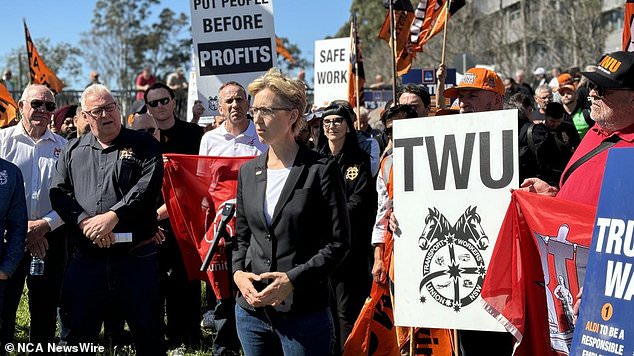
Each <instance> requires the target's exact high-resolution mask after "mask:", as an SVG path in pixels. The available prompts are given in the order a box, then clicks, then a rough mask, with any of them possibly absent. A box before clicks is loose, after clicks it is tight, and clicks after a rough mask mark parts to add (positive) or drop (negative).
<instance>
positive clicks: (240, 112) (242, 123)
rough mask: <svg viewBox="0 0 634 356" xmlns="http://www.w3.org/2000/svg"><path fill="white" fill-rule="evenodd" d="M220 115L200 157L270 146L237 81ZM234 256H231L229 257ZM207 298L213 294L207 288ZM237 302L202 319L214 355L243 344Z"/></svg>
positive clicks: (229, 85)
mask: <svg viewBox="0 0 634 356" xmlns="http://www.w3.org/2000/svg"><path fill="white" fill-rule="evenodd" d="M218 97H219V101H220V107H219V109H218V111H219V112H220V115H222V116H224V117H225V121H224V122H223V123H222V124H220V126H218V127H217V128H215V129H213V130H211V131H209V132H207V133H205V135H204V136H203V139H202V141H201V142H200V151H199V154H200V155H201V156H226V157H243V156H259V155H260V154H262V153H263V152H266V150H267V149H268V146H267V145H266V144H263V143H261V142H260V139H259V138H258V135H257V133H256V132H255V125H254V124H253V121H251V120H249V117H248V116H247V111H248V110H249V100H248V98H247V92H246V91H245V90H244V87H243V86H242V85H240V83H238V82H233V81H230V82H226V83H224V84H223V85H221V86H220V89H219V90H218ZM230 256H231V255H230V254H229V258H231V257H230ZM207 295H208V296H213V293H212V292H211V291H210V290H209V289H208V292H207ZM234 306H235V300H234V299H233V298H230V299H225V300H219V301H217V304H216V307H215V310H214V311H211V310H209V311H207V312H206V313H205V317H204V318H203V322H202V325H203V326H204V327H210V326H214V327H215V329H216V330H217V333H218V334H217V337H216V339H215V340H214V346H213V353H214V355H215V354H218V355H223V354H224V353H225V352H227V353H228V354H232V353H237V352H239V350H240V342H239V340H238V335H237V333H236V325H235V314H234V313H235V312H234Z"/></svg>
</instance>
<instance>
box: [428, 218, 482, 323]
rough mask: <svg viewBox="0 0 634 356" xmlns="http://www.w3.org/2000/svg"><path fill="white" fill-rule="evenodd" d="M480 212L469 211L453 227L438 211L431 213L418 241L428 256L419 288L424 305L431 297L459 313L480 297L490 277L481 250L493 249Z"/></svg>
mask: <svg viewBox="0 0 634 356" xmlns="http://www.w3.org/2000/svg"><path fill="white" fill-rule="evenodd" d="M476 209H477V207H468V208H467V209H466V210H465V212H464V213H463V214H462V215H461V216H460V218H459V219H458V221H457V222H456V223H455V224H454V225H453V226H452V225H451V224H450V223H449V221H448V220H447V218H445V216H444V215H442V214H441V213H440V211H438V209H436V208H434V209H433V210H432V209H429V214H428V215H427V217H426V218H425V227H424V228H423V232H422V234H421V236H420V238H419V239H418V246H419V247H420V248H421V249H422V250H423V251H425V252H426V254H425V258H424V260H423V279H422V280H421V282H420V286H419V290H420V294H421V297H420V301H421V303H426V302H427V299H428V296H429V297H431V298H432V299H433V300H435V301H436V302H438V303H439V304H441V305H443V306H445V307H447V308H453V310H454V311H456V312H459V311H460V309H462V308H463V307H465V306H467V305H469V304H471V303H473V301H475V300H476V299H478V297H479V296H480V292H481V291H482V283H483V282H484V276H485V275H486V266H485V262H484V259H483V258H482V255H481V254H480V250H486V249H487V248H488V247H489V238H488V236H487V234H486V233H485V231H484V229H483V228H482V226H481V225H480V222H481V218H480V215H479V214H478V213H477V212H476ZM425 291H426V293H425ZM427 295H428V296H427Z"/></svg>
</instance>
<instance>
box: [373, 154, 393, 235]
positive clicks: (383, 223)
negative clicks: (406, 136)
mask: <svg viewBox="0 0 634 356" xmlns="http://www.w3.org/2000/svg"><path fill="white" fill-rule="evenodd" d="M384 159H391V158H389V156H386V157H385V158H384ZM383 174H384V172H383V170H380V171H379V175H378V176H377V177H376V192H377V194H378V197H377V198H378V201H377V202H378V204H377V211H376V218H375V219H374V227H373V228H372V240H371V241H372V245H375V244H382V243H385V233H386V231H387V227H388V225H389V223H390V213H391V211H392V200H391V199H390V196H389V194H388V191H387V184H386V181H387V180H388V179H390V177H389V176H388V177H383Z"/></svg>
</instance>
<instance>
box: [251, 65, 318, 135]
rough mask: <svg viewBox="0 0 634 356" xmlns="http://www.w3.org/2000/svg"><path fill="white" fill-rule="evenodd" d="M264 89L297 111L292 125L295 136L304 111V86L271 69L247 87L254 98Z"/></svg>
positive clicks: (277, 70) (302, 83)
mask: <svg viewBox="0 0 634 356" xmlns="http://www.w3.org/2000/svg"><path fill="white" fill-rule="evenodd" d="M264 89H269V90H271V91H273V92H274V93H275V94H277V95H278V96H279V97H280V99H281V100H282V101H283V102H284V104H285V105H288V106H289V107H290V108H291V109H297V114H298V115H297V120H296V121H295V123H293V133H294V134H297V133H298V132H299V130H300V128H301V126H300V121H301V120H303V115H304V110H305V109H306V85H305V84H304V82H302V81H301V80H295V79H291V78H288V77H286V76H284V74H282V72H280V70H279V69H277V68H271V69H269V70H268V72H266V73H264V75H263V76H261V77H259V78H257V79H255V80H254V81H253V82H251V84H249V86H248V87H247V90H248V91H249V94H250V95H251V96H255V95H256V94H257V93H259V92H261V91H262V90H264Z"/></svg>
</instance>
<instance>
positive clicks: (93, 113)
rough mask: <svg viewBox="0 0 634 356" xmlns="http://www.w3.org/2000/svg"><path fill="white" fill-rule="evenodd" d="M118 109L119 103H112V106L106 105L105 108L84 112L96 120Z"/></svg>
mask: <svg viewBox="0 0 634 356" xmlns="http://www.w3.org/2000/svg"><path fill="white" fill-rule="evenodd" d="M116 107H117V103H115V102H112V103H110V104H106V105H104V106H101V107H98V108H94V109H92V110H86V111H84V112H85V113H87V114H88V115H90V116H92V117H93V118H95V119H96V118H99V117H101V115H103V113H104V112H113V111H114V109H115V108H116Z"/></svg>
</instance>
